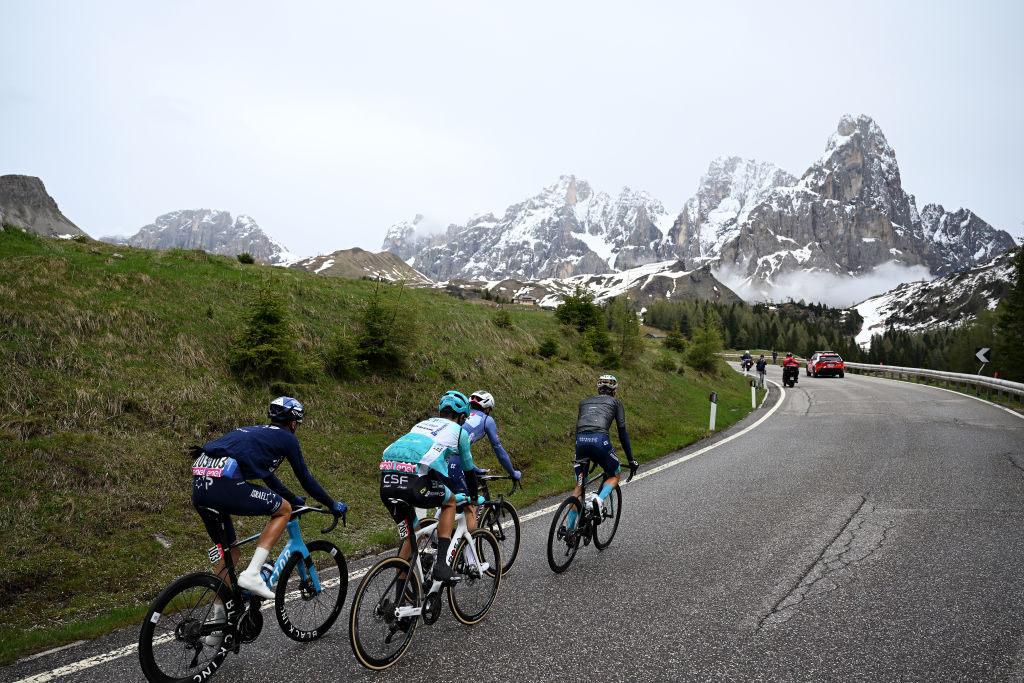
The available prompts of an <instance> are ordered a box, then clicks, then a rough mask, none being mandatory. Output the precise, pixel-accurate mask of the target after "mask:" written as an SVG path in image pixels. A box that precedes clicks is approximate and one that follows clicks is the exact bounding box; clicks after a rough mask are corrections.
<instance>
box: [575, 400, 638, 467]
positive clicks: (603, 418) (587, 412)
mask: <svg viewBox="0 0 1024 683" xmlns="http://www.w3.org/2000/svg"><path fill="white" fill-rule="evenodd" d="M613 420H614V421H615V424H616V426H617V427H618V430H619V441H620V442H621V443H622V450H624V451H626V457H627V458H628V459H629V460H633V450H632V449H631V448H630V447H629V435H628V434H627V433H626V409H625V408H623V406H622V401H620V400H619V399H617V398H615V397H614V396H609V395H607V394H598V395H597V396H591V397H590V398H585V399H583V400H582V401H580V409H579V415H578V416H577V418H576V436H577V437H579V435H580V434H608V428H609V427H611V424H612V421H613Z"/></svg>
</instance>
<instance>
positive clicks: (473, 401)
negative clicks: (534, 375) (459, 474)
mask: <svg viewBox="0 0 1024 683" xmlns="http://www.w3.org/2000/svg"><path fill="white" fill-rule="evenodd" d="M493 409H494V397H493V396H491V395H490V394H489V393H487V392H486V391H475V392H473V394H472V395H471V396H470V397H469V417H468V418H466V425H465V429H466V431H467V432H469V442H470V443H476V442H477V441H479V440H480V439H482V438H484V435H486V436H487V440H488V441H490V442H491V448H492V449H493V450H494V455H495V456H497V458H498V462H500V463H501V466H502V467H504V468H505V471H506V472H508V473H509V474H510V475H512V477H513V478H514V479H515V480H516V481H518V480H519V479H520V477H522V473H521V472H520V471H519V470H517V469H516V468H515V467H513V466H512V458H510V457H509V455H508V453H507V452H506V451H505V448H504V447H503V446H502V445H501V440H500V439H498V423H497V422H495V421H494V418H493V417H491V411H492V410H493ZM449 476H450V475H449Z"/></svg>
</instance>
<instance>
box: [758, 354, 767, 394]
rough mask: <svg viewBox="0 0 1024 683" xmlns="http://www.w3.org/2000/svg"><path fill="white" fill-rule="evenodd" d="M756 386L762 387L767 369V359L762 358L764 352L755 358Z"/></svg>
mask: <svg viewBox="0 0 1024 683" xmlns="http://www.w3.org/2000/svg"><path fill="white" fill-rule="evenodd" d="M756 365H757V387H758V389H764V373H765V371H766V370H767V369H768V361H766V360H765V359H764V354H763V353H762V354H761V357H760V358H758V359H757V363H756Z"/></svg>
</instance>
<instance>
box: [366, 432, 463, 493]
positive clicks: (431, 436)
mask: <svg viewBox="0 0 1024 683" xmlns="http://www.w3.org/2000/svg"><path fill="white" fill-rule="evenodd" d="M453 454H455V455H458V458H459V464H460V465H462V469H463V471H464V472H473V455H472V453H471V451H470V441H469V433H468V432H466V430H465V429H463V428H462V426H461V425H459V424H458V423H456V422H452V421H451V420H449V419H447V418H443V417H432V418H430V419H429V420H424V421H422V422H420V423H418V424H416V425H415V426H414V427H413V428H412V429H411V430H410V431H409V433H408V434H406V435H405V436H403V437H402V438H400V439H399V440H398V441H395V442H394V443H393V444H391V445H390V446H388V447H387V448H386V449H385V450H384V455H383V457H382V458H381V465H380V468H381V470H382V471H385V472H403V473H409V474H416V475H418V476H424V475H426V474H428V473H430V472H436V473H437V474H438V475H439V476H441V477H442V478H443V479H447V477H448V456H449V455H453ZM466 483H467V484H468V487H467V488H468V489H469V490H468V493H469V494H470V495H471V496H476V494H477V491H476V489H477V484H476V477H475V476H471V477H467V482H466Z"/></svg>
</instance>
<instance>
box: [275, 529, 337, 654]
mask: <svg viewBox="0 0 1024 683" xmlns="http://www.w3.org/2000/svg"><path fill="white" fill-rule="evenodd" d="M306 547H307V548H308V549H309V557H304V556H303V555H302V554H301V553H296V554H294V555H292V556H291V557H290V558H289V559H288V563H287V564H285V566H284V570H282V572H281V580H280V583H279V584H278V586H277V587H276V593H277V596H276V598H275V600H274V613H275V614H277V623H278V625H280V627H281V630H282V631H284V633H285V635H287V636H288V637H289V638H291V639H292V640H297V641H299V642H300V643H305V642H308V641H310V640H316V639H317V638H319V637H320V636H322V635H323V634H325V633H327V630H328V629H329V628H331V626H333V625H334V622H335V620H336V619H337V618H338V614H340V613H341V606H342V605H344V604H345V594H346V593H348V566H347V564H346V563H345V556H344V555H343V554H342V553H341V551H340V550H338V548H337V546H335V545H334V544H333V543H331V542H329V541H325V540H323V539H317V540H315V541H310V542H309V543H308V544H306Z"/></svg>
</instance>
